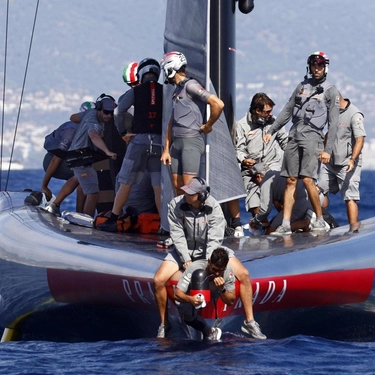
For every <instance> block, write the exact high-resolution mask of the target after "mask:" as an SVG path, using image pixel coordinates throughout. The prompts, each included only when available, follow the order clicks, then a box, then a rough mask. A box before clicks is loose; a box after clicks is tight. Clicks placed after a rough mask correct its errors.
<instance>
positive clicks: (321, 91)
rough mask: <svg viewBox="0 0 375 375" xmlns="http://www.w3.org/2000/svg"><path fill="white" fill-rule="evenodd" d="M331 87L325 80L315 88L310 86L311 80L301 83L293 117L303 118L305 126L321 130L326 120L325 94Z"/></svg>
mask: <svg viewBox="0 0 375 375" xmlns="http://www.w3.org/2000/svg"><path fill="white" fill-rule="evenodd" d="M331 86H333V85H332V84H331V83H330V82H329V81H327V80H325V81H324V82H322V83H320V84H319V85H315V86H312V85H311V79H307V80H305V81H304V82H302V86H301V89H300V91H299V93H298V94H297V95H296V98H295V106H294V109H293V116H298V117H300V118H303V120H304V123H305V124H306V125H310V126H311V127H313V128H315V129H318V130H322V129H323V128H324V126H325V125H326V123H327V120H328V108H327V103H326V101H325V92H326V91H327V90H328V89H329V88H330V87H331Z"/></svg>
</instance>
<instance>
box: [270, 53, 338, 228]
mask: <svg viewBox="0 0 375 375" xmlns="http://www.w3.org/2000/svg"><path fill="white" fill-rule="evenodd" d="M328 65H329V59H328V56H327V55H326V54H325V53H324V52H314V53H313V54H311V55H310V56H309V57H308V59H307V72H308V73H309V74H311V78H307V74H306V76H305V79H304V81H303V82H301V83H300V84H298V86H297V88H296V89H295V90H294V92H293V94H292V96H291V97H290V99H289V101H288V103H287V104H286V105H285V107H284V108H283V110H282V111H281V112H280V114H279V116H278V117H277V119H276V121H275V122H274V123H273V125H272V126H271V128H270V130H269V131H268V132H267V134H266V135H265V136H264V138H263V139H264V142H265V143H268V142H269V141H270V139H271V137H272V134H274V133H275V132H277V131H278V130H279V129H281V128H282V127H283V126H285V125H286V124H287V123H288V121H289V120H290V119H291V120H292V127H291V129H290V131H289V139H288V144H287V146H286V149H285V152H284V159H283V165H282V169H281V176H283V177H286V178H287V184H286V190H285V194H284V215H283V223H282V225H280V226H279V227H278V228H277V229H276V232H277V233H276V234H290V233H291V228H290V219H291V214H292V208H293V205H294V203H295V198H294V196H295V191H296V186H297V181H298V179H299V178H300V179H302V181H303V183H304V185H305V188H306V190H307V193H308V195H309V199H310V202H311V204H312V206H313V207H314V212H315V214H316V221H315V222H314V223H313V225H312V231H325V230H326V225H325V222H324V219H323V213H322V206H321V204H320V202H319V194H318V191H317V189H316V184H315V182H316V180H317V178H318V172H319V166H320V163H328V162H329V161H330V159H331V154H332V151H333V145H334V141H335V139H336V134H337V129H338V123H339V93H338V91H337V89H336V88H335V87H334V86H333V85H332V84H331V83H330V82H329V81H328V80H327V73H328ZM326 124H328V134H327V137H326V142H324V133H323V130H324V128H325V126H326Z"/></svg>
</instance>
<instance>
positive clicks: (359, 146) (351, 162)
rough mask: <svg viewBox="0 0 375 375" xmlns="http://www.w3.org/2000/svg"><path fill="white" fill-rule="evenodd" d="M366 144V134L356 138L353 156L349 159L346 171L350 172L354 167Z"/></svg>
mask: <svg viewBox="0 0 375 375" xmlns="http://www.w3.org/2000/svg"><path fill="white" fill-rule="evenodd" d="M364 144H365V137H364V136H361V137H358V138H356V140H355V144H354V147H353V151H352V156H351V158H350V159H349V160H348V169H347V170H346V172H350V171H352V170H353V169H354V167H355V162H356V160H357V159H358V156H359V155H360V154H361V152H362V149H363V145H364Z"/></svg>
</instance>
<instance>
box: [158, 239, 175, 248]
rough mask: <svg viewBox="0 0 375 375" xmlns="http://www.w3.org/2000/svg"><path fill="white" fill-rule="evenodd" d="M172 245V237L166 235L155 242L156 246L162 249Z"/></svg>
mask: <svg viewBox="0 0 375 375" xmlns="http://www.w3.org/2000/svg"><path fill="white" fill-rule="evenodd" d="M172 245H173V241H172V238H170V237H168V238H167V239H165V240H160V241H158V242H157V243H156V246H157V247H160V248H162V249H169V248H170V247H171V246H172Z"/></svg>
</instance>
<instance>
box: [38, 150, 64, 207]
mask: <svg viewBox="0 0 375 375" xmlns="http://www.w3.org/2000/svg"><path fill="white" fill-rule="evenodd" d="M61 160H62V159H60V158H59V157H57V156H55V155H54V156H53V158H52V159H51V162H50V163H49V165H48V168H47V170H46V173H45V174H44V177H43V181H42V187H41V188H42V191H43V193H44V194H45V195H46V198H47V200H50V199H51V198H52V192H51V190H50V189H49V188H48V184H49V182H50V181H51V178H52V177H53V175H54V173H55V172H56V171H57V168H58V167H59V165H60V163H61Z"/></svg>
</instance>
